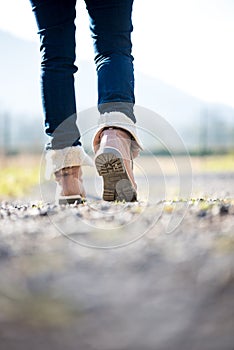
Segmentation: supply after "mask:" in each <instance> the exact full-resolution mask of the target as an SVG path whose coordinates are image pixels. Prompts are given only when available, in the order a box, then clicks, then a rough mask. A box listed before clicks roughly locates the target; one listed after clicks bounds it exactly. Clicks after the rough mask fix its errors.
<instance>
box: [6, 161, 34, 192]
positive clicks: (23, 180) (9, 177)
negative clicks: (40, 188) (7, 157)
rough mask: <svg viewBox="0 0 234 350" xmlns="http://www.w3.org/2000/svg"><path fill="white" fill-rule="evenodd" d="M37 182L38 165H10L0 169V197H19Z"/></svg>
mask: <svg viewBox="0 0 234 350" xmlns="http://www.w3.org/2000/svg"><path fill="white" fill-rule="evenodd" d="M37 184H39V166H37V167H35V166H34V167H27V166H24V167H23V166H20V167H19V166H17V167H14V166H10V167H6V168H4V169H1V170H0V198H1V199H3V198H6V197H15V198H16V197H21V196H23V195H24V194H26V193H27V192H28V191H29V190H30V189H31V188H32V187H33V186H34V185H37Z"/></svg>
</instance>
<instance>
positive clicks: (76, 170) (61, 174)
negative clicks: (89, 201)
mask: <svg viewBox="0 0 234 350" xmlns="http://www.w3.org/2000/svg"><path fill="white" fill-rule="evenodd" d="M54 176H55V180H56V181H57V189H56V191H57V193H56V198H58V203H59V204H73V203H75V202H76V203H77V204H79V203H83V202H84V200H85V197H86V193H85V189H84V186H83V179H82V170H81V167H80V166H73V167H66V168H63V169H60V170H58V171H56V172H55V173H54Z"/></svg>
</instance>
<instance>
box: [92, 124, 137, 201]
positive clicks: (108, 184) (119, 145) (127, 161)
mask: <svg viewBox="0 0 234 350" xmlns="http://www.w3.org/2000/svg"><path fill="white" fill-rule="evenodd" d="M132 143H134V140H133V137H132V135H131V134H130V133H129V132H128V131H126V130H124V129H121V128H118V127H107V128H104V129H103V130H102V131H101V132H100V133H99V137H98V138H97V137H95V139H94V145H93V146H94V152H95V165H96V168H97V171H98V173H99V175H100V176H102V177H103V199H104V200H105V201H115V200H119V201H126V202H134V201H136V200H137V185H136V182H135V179H134V176H133V160H132V159H133V154H132V149H133V150H134V152H136V149H137V148H139V147H137V146H136V145H135V147H134V146H133V147H132Z"/></svg>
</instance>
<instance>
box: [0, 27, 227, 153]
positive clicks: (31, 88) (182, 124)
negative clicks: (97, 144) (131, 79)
mask: <svg viewBox="0 0 234 350" xmlns="http://www.w3.org/2000/svg"><path fill="white" fill-rule="evenodd" d="M0 45H1V58H0V59H1V64H0V77H1V80H0V115H1V114H6V113H8V114H9V115H11V119H12V122H13V124H16V125H18V124H17V123H19V122H20V124H21V126H20V127H15V126H14V129H17V130H18V134H17V133H15V132H14V135H13V136H12V139H14V143H19V142H20V141H21V142H22V138H21V136H20V135H21V134H20V133H21V132H22V129H23V130H24V141H25V140H27V132H25V130H26V129H27V125H28V126H29V124H30V127H29V128H30V130H32V127H33V125H34V128H35V129H36V130H38V135H41V133H42V126H41V124H42V121H41V120H42V107H41V98H40V53H39V43H38V44H35V43H33V42H29V41H24V40H22V39H19V38H17V37H14V36H12V35H10V34H8V33H5V32H2V31H0ZM78 66H79V71H78V73H77V75H76V95H77V105H78V110H80V111H82V110H85V109H87V108H90V107H93V106H95V104H96V99H97V91H96V85H97V82H96V72H95V67H94V63H90V62H84V61H79V60H78ZM135 78H136V79H135V80H136V103H137V105H140V106H141V107H144V108H147V109H150V110H152V111H155V112H157V113H158V114H160V115H162V116H163V117H164V118H165V119H166V120H167V121H168V122H169V123H170V124H171V125H172V126H173V127H174V128H175V129H176V130H177V131H178V132H179V133H180V134H181V135H182V138H183V139H184V141H185V142H186V144H187V145H188V146H189V147H190V146H193V145H195V144H197V143H199V142H200V139H201V135H202V132H203V133H204V132H206V128H208V129H209V130H210V128H211V129H212V127H213V124H215V125H216V128H217V125H218V127H219V128H220V126H221V125H225V128H226V129H227V130H232V128H233V125H234V109H232V108H231V107H228V106H223V105H214V104H213V105H208V104H207V103H205V102H204V101H202V100H200V99H198V98H195V97H193V96H190V95H188V94H186V93H185V92H183V91H180V90H179V89H177V88H175V87H173V86H169V85H167V84H165V83H164V82H162V81H160V80H158V79H155V78H152V77H149V76H146V75H144V74H142V73H140V72H136V74H135ZM136 110H137V108H136ZM139 110H140V111H141V113H140V114H141V115H137V118H138V123H139V126H141V127H144V128H146V129H148V130H152V128H154V132H157V131H156V130H155V128H156V127H157V125H155V119H154V117H153V114H152V113H143V110H142V109H141V108H140V109H139ZM142 114H144V115H142ZM83 115H85V113H84V114H83ZM94 122H95V121H94V120H93V119H92V117H90V118H83V117H82V114H81V117H80V123H81V129H82V130H87V129H88V128H90V127H92V125H93V123H94ZM22 125H24V127H22ZM0 126H1V121H0ZM226 129H225V130H226ZM20 130H21V131H20ZM227 130H226V131H227ZM226 131H225V132H226ZM209 132H210V131H209ZM212 132H213V131H212ZM0 134H1V132H0ZM28 134H29V133H28ZM200 134H201V135H200ZM210 134H212V133H211V132H210ZM226 134H227V133H226ZM226 134H223V136H222V138H223V139H225V137H226V136H225V135H226ZM229 134H230V132H228V135H229ZM217 135H218V134H217V132H216V136H214V140H215V138H217V137H221V136H217ZM230 135H231V136H230ZM230 135H229V136H228V137H232V131H231V134H230ZM37 139H38V140H39V139H40V137H39V136H37ZM233 139H234V136H233ZM25 142H26V141H25ZM39 142H40V141H39ZM26 143H27V142H26Z"/></svg>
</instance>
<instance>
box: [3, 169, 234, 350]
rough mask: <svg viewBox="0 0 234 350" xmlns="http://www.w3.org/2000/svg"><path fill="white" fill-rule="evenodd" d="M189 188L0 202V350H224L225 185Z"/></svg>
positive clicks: (227, 279)
mask: <svg viewBox="0 0 234 350" xmlns="http://www.w3.org/2000/svg"><path fill="white" fill-rule="evenodd" d="M170 181H171V184H172V185H173V181H174V180H173V177H172V178H171V179H170ZM194 184H195V188H194V193H196V192H197V193H198V192H199V191H202V190H203V193H204V194H205V195H206V196H204V197H194V196H192V197H194V198H189V199H174V200H170V201H169V200H159V199H157V200H155V202H154V203H152V202H149V203H146V202H144V201H142V202H141V201H140V202H138V203H132V204H127V203H107V202H103V201H101V200H94V199H92V198H91V197H90V198H89V199H88V201H87V202H86V203H84V204H83V205H79V206H70V207H65V206H63V207H57V206H55V205H52V204H47V203H43V202H38V201H37V202H36V201H34V202H32V201H31V202H30V201H29V200H28V199H27V200H26V199H25V200H21V201H10V202H1V203H0V233H1V234H0V276H1V277H0V349H3V350H14V349H17V350H21V349H22V350H23V349H24V350H28V349H30V350H31V349H34V350H41V349H43V350H49V349H56V350H60V349H61V350H62V349H66V350H70V349H71V350H73V349H74V350H75V349H76V350H77V349H78V350H94V349H97V350H99V349H100V350H177V349H178V350H181V349H185V350H187V349H190V350H233V349H234V199H233V198H234V193H233V192H234V190H233V189H234V179H233V175H232V174H217V175H216V176H215V175H213V176H212V175H206V176H199V175H197V176H195V177H194ZM212 193H213V194H214V195H213V196H212ZM208 196H209V197H208Z"/></svg>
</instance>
